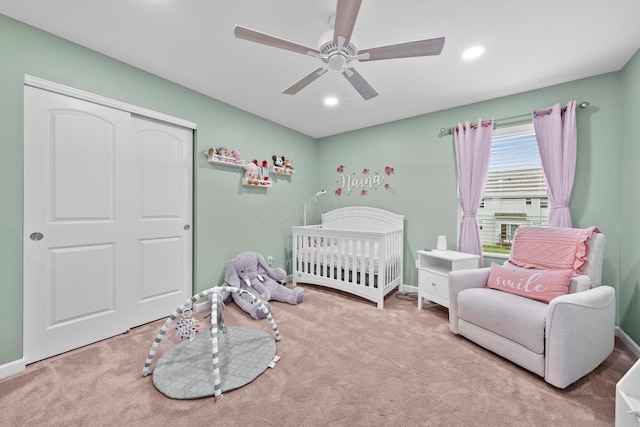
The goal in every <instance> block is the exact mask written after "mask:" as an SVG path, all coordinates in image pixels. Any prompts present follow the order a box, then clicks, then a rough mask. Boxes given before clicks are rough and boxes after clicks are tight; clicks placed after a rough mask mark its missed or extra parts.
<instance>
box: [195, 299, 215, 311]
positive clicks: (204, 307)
mask: <svg viewBox="0 0 640 427" xmlns="http://www.w3.org/2000/svg"><path fill="white" fill-rule="evenodd" d="M201 311H211V303H210V302H209V299H207V300H206V301H202V302H196V303H194V304H193V312H194V313H199V312H201Z"/></svg>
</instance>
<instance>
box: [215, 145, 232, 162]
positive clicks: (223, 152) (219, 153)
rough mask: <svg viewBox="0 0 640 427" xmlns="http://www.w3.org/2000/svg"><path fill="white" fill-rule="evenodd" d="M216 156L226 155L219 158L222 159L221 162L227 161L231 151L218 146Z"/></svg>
mask: <svg viewBox="0 0 640 427" xmlns="http://www.w3.org/2000/svg"><path fill="white" fill-rule="evenodd" d="M218 156H221V157H226V158H223V159H220V160H221V161H223V162H227V161H229V159H230V158H231V153H230V152H229V150H227V149H226V148H224V147H220V148H218Z"/></svg>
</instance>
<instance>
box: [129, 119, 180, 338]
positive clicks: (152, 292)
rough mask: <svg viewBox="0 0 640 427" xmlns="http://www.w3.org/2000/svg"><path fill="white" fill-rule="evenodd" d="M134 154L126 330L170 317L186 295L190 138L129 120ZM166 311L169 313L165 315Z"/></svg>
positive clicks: (177, 130)
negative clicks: (132, 267) (131, 283)
mask: <svg viewBox="0 0 640 427" xmlns="http://www.w3.org/2000/svg"><path fill="white" fill-rule="evenodd" d="M132 125H133V141H134V143H135V145H136V150H137V152H138V165H137V167H136V170H137V181H136V182H137V185H136V186H135V189H136V191H137V192H138V194H136V202H135V204H134V207H135V209H134V211H135V213H136V218H135V221H136V225H135V226H136V230H137V236H136V237H137V239H136V256H137V257H139V259H138V261H137V262H136V266H137V271H136V272H135V277H136V278H137V279H138V281H137V283H136V287H135V292H134V295H133V299H132V301H135V302H136V304H135V307H134V309H133V312H132V321H133V323H132V325H133V326H137V325H141V324H143V323H146V322H148V321H149V319H159V318H161V317H165V316H168V315H169V314H171V312H172V311H173V309H175V308H176V307H178V306H179V305H180V304H182V303H184V302H185V301H186V300H187V299H188V298H189V297H190V296H191V295H192V285H191V283H192V238H191V235H192V232H191V224H192V205H193V203H192V193H193V191H192V185H191V183H192V175H193V170H192V169H193V167H192V164H193V161H192V159H193V155H192V153H193V144H192V141H193V134H192V131H191V130H189V129H186V128H183V127H180V126H175V125H170V124H166V123H162V122H157V121H155V120H153V119H147V118H143V117H134V120H133V123H132ZM167 307H171V308H170V309H169V310H167Z"/></svg>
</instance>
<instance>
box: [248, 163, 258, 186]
mask: <svg viewBox="0 0 640 427" xmlns="http://www.w3.org/2000/svg"><path fill="white" fill-rule="evenodd" d="M244 170H245V172H244V177H245V178H246V179H247V184H253V185H259V184H260V177H259V174H258V165H257V164H255V163H253V162H249V163H246V164H245V165H244Z"/></svg>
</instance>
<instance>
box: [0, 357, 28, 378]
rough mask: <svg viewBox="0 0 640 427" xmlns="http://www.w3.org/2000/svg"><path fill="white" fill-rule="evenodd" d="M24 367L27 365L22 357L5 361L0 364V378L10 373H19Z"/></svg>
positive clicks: (8, 375)
mask: <svg viewBox="0 0 640 427" xmlns="http://www.w3.org/2000/svg"><path fill="white" fill-rule="evenodd" d="M26 368H27V365H26V363H24V359H18V360H15V361H13V362H9V363H5V364H4V365H0V380H1V379H3V378H7V377H10V376H11V375H15V374H19V373H20V372H22V371H24V370H25V369H26Z"/></svg>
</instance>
